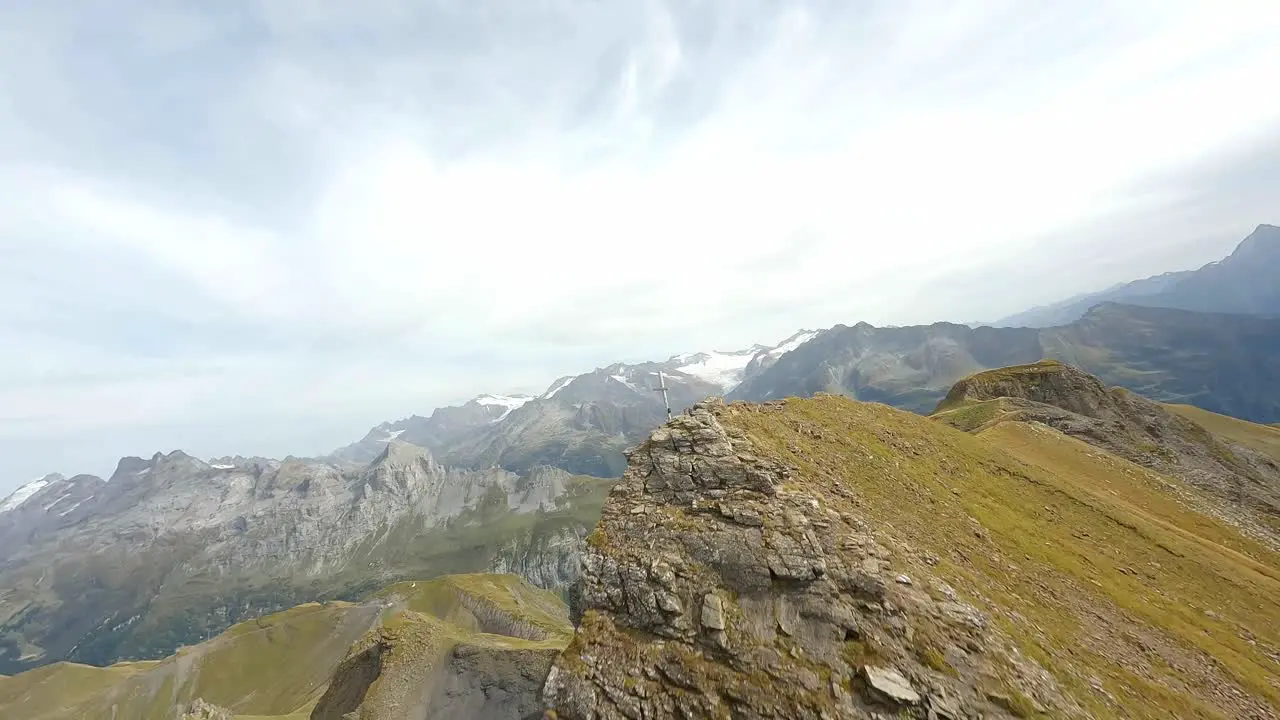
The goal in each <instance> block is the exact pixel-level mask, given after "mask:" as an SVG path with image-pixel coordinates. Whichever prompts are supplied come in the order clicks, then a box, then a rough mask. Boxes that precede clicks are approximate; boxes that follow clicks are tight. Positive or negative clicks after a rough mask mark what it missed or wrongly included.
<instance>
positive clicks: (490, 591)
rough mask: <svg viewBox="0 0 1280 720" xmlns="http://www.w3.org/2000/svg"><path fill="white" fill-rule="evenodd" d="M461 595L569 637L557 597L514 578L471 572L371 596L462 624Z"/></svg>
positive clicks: (464, 613)
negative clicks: (399, 600) (400, 601)
mask: <svg viewBox="0 0 1280 720" xmlns="http://www.w3.org/2000/svg"><path fill="white" fill-rule="evenodd" d="M464 596H470V597H471V598H474V599H475V600H478V601H480V602H484V603H487V604H490V605H492V606H493V607H495V608H496V609H498V610H500V611H502V612H503V613H505V614H506V615H508V616H510V617H512V618H517V619H520V620H523V621H525V622H528V623H529V624H531V625H534V626H536V627H537V628H539V629H541V630H543V631H544V632H545V633H547V634H548V635H553V636H558V635H569V634H572V632H573V629H572V628H571V627H570V626H569V609H568V606H566V605H565V603H564V600H562V599H561V598H560V596H559V595H556V594H555V593H553V592H551V591H549V590H543V589H541V588H537V587H534V586H532V585H530V584H528V583H527V582H525V581H524V580H522V579H521V578H520V577H519V576H518V575H512V574H497V573H471V574H461V575H446V576H444V577H440V578H435V579H432V580H426V581H423V580H418V581H410V582H401V583H396V584H395V585H392V586H390V587H388V588H385V589H383V590H381V591H379V592H378V593H376V594H375V595H374V597H380V598H392V597H396V598H400V599H401V600H403V601H404V602H405V607H406V609H408V610H412V611H414V612H419V613H423V614H426V615H430V616H433V617H436V618H440V619H441V620H444V621H446V622H464V623H465V620H464V619H463V618H464V617H465V616H467V615H470V612H471V611H470V610H469V609H468V607H467V606H466V605H464V604H463V598H464Z"/></svg>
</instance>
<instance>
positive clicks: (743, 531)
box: [0, 360, 1280, 720]
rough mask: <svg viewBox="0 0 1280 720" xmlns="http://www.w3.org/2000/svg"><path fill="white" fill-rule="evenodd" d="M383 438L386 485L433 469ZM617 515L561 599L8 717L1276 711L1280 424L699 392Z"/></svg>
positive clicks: (155, 678) (388, 619)
mask: <svg viewBox="0 0 1280 720" xmlns="http://www.w3.org/2000/svg"><path fill="white" fill-rule="evenodd" d="M391 448H392V451H391V452H389V453H388V456H389V457H387V458H383V459H381V460H379V462H378V463H375V468H374V469H372V470H371V471H370V473H369V474H368V475H366V476H365V477H364V480H365V484H367V485H374V484H376V483H375V482H374V478H372V477H371V475H374V474H377V473H379V472H387V471H389V470H391V469H392V468H383V469H382V470H379V469H377V468H379V467H383V465H385V463H387V462H392V463H393V465H394V464H395V463H399V462H403V461H408V462H410V463H417V462H420V460H421V458H422V455H421V453H420V451H415V450H413V449H412V448H411V447H406V446H403V445H401V444H399V443H394V442H393V444H392V445H391ZM397 458H398V459H397ZM148 463H149V461H143V462H142V463H141V464H139V463H134V464H131V465H130V466H129V467H128V468H126V470H127V471H129V472H139V471H142V470H143V469H144V466H145V465H147V464H148ZM165 463H169V464H175V465H183V464H186V465H190V464H191V463H192V461H191V460H190V459H187V458H183V457H173V458H167V459H166V460H165ZM165 463H162V464H161V465H162V467H161V468H160V470H159V471H157V470H156V466H155V464H151V465H150V469H149V470H146V471H145V472H141V473H140V474H141V475H142V476H147V475H151V474H153V473H156V472H160V473H161V474H165V473H168V472H169V470H167V469H166V468H164V467H163V465H164V464H165ZM392 474H393V473H388V475H392ZM433 477H439V475H438V473H437V474H436V475H434V476H433ZM500 477H501V476H494V479H495V480H500ZM118 479H119V478H115V479H113V480H112V481H111V482H116V480H118ZM385 479H386V480H388V481H389V483H388V484H390V485H395V486H401V485H403V486H409V485H413V486H415V487H420V486H422V484H421V483H420V482H405V483H399V482H398V481H397V479H396V478H393V477H389V476H388V477H386V478H385ZM399 479H403V480H406V481H408V480H409V478H407V477H403V478H399ZM420 479H422V478H420ZM473 480H476V482H474V483H473V485H483V482H480V481H478V479H474V478H473ZM53 482H54V481H51V482H50V485H52V484H53ZM499 484H500V483H499ZM108 485H110V483H108ZM423 487H429V485H428V486H423ZM490 487H492V485H491V486H490ZM44 490H45V488H40V489H39V490H38V491H37V492H36V493H35V494H33V495H32V496H31V498H32V499H34V498H36V497H37V496H38V495H39V493H40V492H43V491H44ZM530 501H532V500H530ZM90 502H91V501H90ZM55 508H56V506H55ZM596 512H597V515H598V517H599V522H598V523H596V524H595V527H594V529H593V530H592V532H591V533H590V535H589V536H588V537H587V538H586V542H585V543H584V545H583V547H582V549H581V562H580V567H581V571H580V574H579V576H578V578H577V579H576V580H575V581H574V582H573V583H572V585H571V588H570V592H569V593H568V594H567V595H568V597H567V600H568V602H567V604H566V603H565V602H564V601H563V600H562V599H561V598H560V597H558V596H557V595H556V594H554V593H551V592H548V591H545V590H539V589H537V588H534V587H532V586H530V585H528V584H527V583H525V582H524V581H523V580H521V579H520V578H519V577H516V576H514V575H508V574H480V575H451V576H440V577H436V578H434V579H431V580H416V581H414V580H411V581H407V582H399V583H395V584H392V585H390V586H386V587H382V588H371V589H369V590H368V591H367V592H366V593H364V594H362V595H360V596H359V597H352V598H350V599H349V601H329V602H324V603H306V604H302V605H299V606H297V607H294V608H291V609H289V610H285V611H282V612H279V613H275V614H271V615H267V616H264V617H255V618H254V619H250V620H246V621H243V622H240V623H239V624H237V625H235V626H233V627H231V628H230V629H228V630H227V631H226V632H224V633H222V634H220V635H218V636H216V637H213V638H210V639H207V640H204V641H202V642H198V643H194V644H192V645H190V646H188V647H182V648H180V649H178V650H177V652H175V653H173V654H170V655H169V656H167V657H164V658H160V659H156V660H149V661H142V662H137V661H135V662H120V663H115V664H112V665H109V666H107V667H90V666H85V665H81V664H75V663H66V662H60V663H54V664H51V665H47V666H45V667H40V668H37V669H34V670H29V671H27V672H23V673H21V674H18V675H15V676H12V677H0V715H3V716H4V717H15V718H19V720H72V719H73V718H74V719H76V720H85V719H87V720H97V719H99V718H101V719H102V720H108V719H113V720H114V719H117V718H122V717H128V718H135V719H136V720H169V719H170V718H174V717H177V718H181V720H233V719H234V720H249V719H250V718H252V719H253V720H303V719H304V718H310V719H311V720H350V719H352V718H357V719H359V720H392V719H393V718H397V719H398V718H406V717H417V718H437V717H458V718H472V719H474V720H499V719H509V718H514V719H518V720H534V719H535V718H556V719H557V720H622V719H623V718H628V719H634V718H654V719H660V720H666V719H668V718H690V717H696V718H715V719H716V720H729V719H730V718H752V719H760V720H763V719H764V718H799V719H803V720H819V719H821V718H850V719H856V720H872V719H873V718H884V717H901V718H916V719H919V720H926V719H928V718H945V719H949V720H960V719H962V718H978V717H982V718H992V719H996V720H1009V719H1012V718H1033V717H1054V718H1058V717H1061V718H1153V719H1154V718H1168V717H1187V718H1191V717H1195V718H1208V719H1217V720H1228V719H1234V718H1271V717H1275V716H1276V714H1277V709H1278V708H1280V688H1277V687H1276V685H1275V682H1274V679H1275V665H1276V662H1277V658H1278V657H1280V655H1277V653H1278V652H1280V431H1277V430H1276V429H1274V428H1271V427H1267V426H1263V425H1257V424H1254V423H1249V422H1246V421H1242V420H1238V419H1234V418H1230V417H1226V416H1222V415H1217V414H1215V413H1210V412H1208V411H1205V410H1201V409H1198V408H1194V407H1190V406H1176V405H1166V404H1162V403H1158V402H1155V401H1153V400H1150V399H1147V398H1143V397H1141V396H1140V395H1138V394H1135V393H1132V392H1129V391H1127V390H1124V389H1122V388H1115V387H1107V386H1106V385H1105V384H1104V383H1103V382H1102V381H1100V380H1099V379H1098V378H1096V377H1093V376H1091V375H1088V374H1087V373H1084V372H1083V371H1081V370H1079V369H1077V368H1075V367H1072V366H1070V365H1067V364H1063V363H1059V362H1056V361H1051V360H1050V361H1041V362H1037V363H1033V364H1028V365H1019V366H1012V367H1005V368H998V369H994V370H986V371H982V372H979V373H976V374H974V375H971V376H968V377H966V378H963V379H961V381H960V382H958V383H956V384H955V385H954V386H953V387H952V388H951V389H950V390H949V391H948V392H947V393H946V394H945V396H944V399H943V400H942V402H941V403H940V404H939V407H938V408H937V409H936V411H935V412H934V413H932V414H931V415H930V416H927V417H926V416H922V415H920V414H916V413H909V412H903V411H901V410H896V409H893V408H890V407H888V406H886V405H883V404H879V403H867V402H858V401H854V400H851V399H849V398H846V397H841V396H838V395H833V394H820V395H818V396H816V397H813V398H808V399H800V398H789V399H786V400H772V401H767V402H763V403H732V404H725V403H724V402H723V401H721V400H719V399H715V398H712V399H709V400H707V401H703V402H699V403H696V404H695V405H694V406H692V407H691V408H689V409H687V410H686V411H685V412H684V413H682V414H681V415H679V416H677V417H675V418H674V419H673V420H672V421H671V422H668V423H665V424H664V425H663V426H661V427H659V428H657V429H655V430H653V431H652V432H651V433H650V434H649V436H648V437H647V438H645V439H644V440H643V441H642V442H641V443H640V444H639V445H637V446H636V447H635V448H633V449H632V451H631V452H630V453H629V464H628V468H627V470H626V472H625V473H624V475H623V477H622V479H621V480H619V481H617V482H616V483H615V484H612V486H611V489H610V490H609V493H608V497H607V499H605V500H604V502H603V504H602V505H601V506H600V507H598V508H596Z"/></svg>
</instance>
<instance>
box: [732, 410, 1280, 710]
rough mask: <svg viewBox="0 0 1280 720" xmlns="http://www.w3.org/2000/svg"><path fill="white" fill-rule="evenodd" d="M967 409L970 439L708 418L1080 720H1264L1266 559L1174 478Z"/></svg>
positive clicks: (1279, 616) (790, 419)
mask: <svg viewBox="0 0 1280 720" xmlns="http://www.w3.org/2000/svg"><path fill="white" fill-rule="evenodd" d="M958 409H960V408H955V407H953V408H950V411H952V412H954V411H956V410H958ZM966 410H967V412H970V413H972V414H973V415H972V416H971V417H969V418H967V419H966V421H965V422H964V423H962V424H963V425H965V426H968V427H971V428H973V429H975V430H976V432H975V433H972V434H971V433H967V432H964V431H962V430H959V429H956V428H954V427H951V426H949V425H948V424H947V423H945V422H940V421H938V420H936V419H928V418H923V417H919V416H916V415H913V414H909V413H906V412H901V411H897V410H894V409H891V408H889V407H886V406H882V405H878V404H870V403H859V402H854V401H850V400H848V399H845V398H841V397H835V396H820V397H817V398H813V399H807V400H800V399H789V400H787V401H786V402H785V403H784V404H783V408H782V410H781V411H778V410H776V409H772V410H771V409H768V408H764V407H761V406H751V405H739V404H735V405H731V406H729V407H728V408H727V409H726V410H725V411H724V412H723V413H722V416H721V417H720V421H721V422H722V423H723V424H725V425H726V426H727V427H733V428H735V429H737V430H740V431H742V432H745V433H746V435H747V437H748V438H749V439H750V440H751V441H752V443H753V445H755V446H756V447H757V449H758V452H759V453H760V454H761V455H764V456H768V457H772V458H777V459H779V460H781V461H783V462H785V463H787V464H789V465H791V466H792V467H794V468H795V469H796V471H795V474H794V481H793V482H794V483H795V484H796V485H803V486H804V489H805V491H806V492H811V493H814V494H816V495H818V496H820V497H821V498H822V503H823V504H824V505H828V504H829V506H830V507H832V508H835V509H837V510H840V511H847V512H851V513H857V514H860V515H863V516H865V517H867V518H869V519H871V520H872V521H873V522H875V523H876V524H877V527H879V528H881V529H883V531H884V532H885V533H886V534H887V535H889V536H890V537H892V538H893V540H894V543H895V544H896V545H899V546H902V547H909V548H911V549H912V554H913V556H914V557H913V558H912V559H911V560H909V561H908V563H907V564H906V565H907V566H904V567H902V568H901V571H902V572H905V573H907V574H908V575H912V576H915V575H916V574H918V575H921V576H927V575H929V574H933V575H935V576H939V577H941V578H943V579H945V580H946V581H947V582H949V583H951V584H952V585H953V586H954V587H955V588H956V589H957V590H958V591H959V592H960V594H961V595H962V596H963V597H964V598H965V599H966V600H968V601H970V602H972V603H974V604H975V605H977V606H978V607H980V608H982V609H983V610H984V611H985V612H987V613H989V615H990V616H991V617H992V618H993V619H994V622H995V623H996V624H997V625H998V626H999V627H1000V628H1001V629H1003V630H1004V631H1006V632H1007V634H1008V636H1009V637H1011V638H1013V639H1015V641H1016V642H1017V643H1018V644H1019V645H1020V647H1021V650H1022V652H1023V653H1024V654H1025V655H1026V656H1028V657H1031V658H1034V659H1035V660H1036V661H1038V662H1039V663H1040V664H1041V665H1042V666H1044V667H1045V668H1046V669H1047V670H1049V671H1050V672H1051V673H1052V674H1053V675H1054V676H1055V677H1056V679H1057V681H1058V683H1059V685H1060V686H1061V688H1062V689H1063V690H1064V691H1065V692H1067V693H1069V694H1070V695H1071V696H1072V697H1073V698H1074V700H1075V701H1076V702H1078V703H1079V704H1080V705H1081V706H1082V707H1084V708H1085V709H1086V710H1087V712H1088V713H1089V714H1090V716H1092V717H1098V718H1112V717H1135V718H1169V717H1181V718H1219V719H1222V720H1226V719H1228V718H1245V717H1255V718H1262V717H1275V714H1276V712H1277V709H1280V687H1278V686H1277V683H1276V677H1277V676H1278V675H1277V673H1278V671H1280V664H1278V658H1280V555H1278V554H1277V553H1276V552H1274V551H1272V550H1270V549H1269V548H1268V547H1266V546H1265V545H1264V544H1262V543H1260V542H1257V541H1255V540H1253V539H1251V538H1249V537H1247V536H1245V535H1243V534H1242V533H1240V532H1239V531H1238V530H1236V529H1235V528H1233V527H1231V526H1230V525H1228V524H1226V523H1223V522H1221V521H1219V520H1217V519H1215V518H1213V517H1211V516H1209V515H1206V514H1202V513H1199V512H1196V511H1194V510H1191V509H1189V508H1188V505H1187V504H1186V503H1185V502H1183V501H1181V499H1180V498H1181V497H1184V496H1187V495H1195V494H1197V493H1198V492H1199V491H1197V490H1196V489H1195V488H1193V487H1190V486H1188V485H1186V484H1185V483H1183V482H1181V481H1180V480H1178V479H1176V478H1173V477H1170V476H1167V475H1162V474H1160V473H1157V472H1154V471H1152V470H1149V469H1147V468H1144V467H1141V466H1139V465H1137V464H1134V463H1132V462H1129V461H1127V460H1124V459H1122V458H1119V457H1117V456H1115V455H1112V454H1110V453H1108V452H1105V451H1103V450H1100V449H1098V448H1096V447H1093V446H1091V445H1089V444H1086V443H1085V442H1082V441H1080V440H1078V439H1075V438H1072V437H1068V436H1067V435H1064V434H1063V433H1061V432H1059V431H1057V430H1054V429H1051V428H1049V427H1046V426H1044V425H1041V424H1029V423H1024V422H1019V421H1017V420H1008V421H1004V422H994V423H993V422H992V420H993V419H994V417H995V415H996V414H997V413H998V412H999V407H998V403H993V404H988V405H985V406H982V407H981V408H980V409H970V408H966ZM944 411H945V410H944ZM987 415H990V416H991V417H986V416H987ZM984 418H985V419H984ZM979 428H985V429H979Z"/></svg>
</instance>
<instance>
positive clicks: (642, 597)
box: [545, 402, 1080, 720]
mask: <svg viewBox="0 0 1280 720" xmlns="http://www.w3.org/2000/svg"><path fill="white" fill-rule="evenodd" d="M765 410H766V411H767V410H768V408H766V409H765ZM724 412H726V408H725V406H724V405H722V404H719V403H717V402H708V403H702V404H698V405H695V406H694V407H693V408H692V409H691V410H690V411H689V412H688V413H687V414H685V415H682V416H681V417H679V418H677V419H676V420H674V421H673V422H671V423H670V424H669V425H668V426H666V427H664V428H662V429H660V430H658V431H656V432H654V433H653V434H652V435H651V436H650V438H649V440H648V441H647V442H646V443H644V444H643V445H642V446H641V447H640V448H638V449H637V450H636V451H635V452H634V453H633V454H632V455H631V460H632V464H631V466H630V467H629V469H628V471H627V474H626V475H625V476H624V477H623V480H622V481H621V482H620V483H619V484H618V485H617V486H616V487H615V489H614V491H613V493H612V494H611V496H610V502H609V504H608V505H607V506H606V509H605V513H604V517H603V518H602V520H601V523H600V525H599V526H598V527H597V529H596V531H595V533H593V535H592V536H591V538H590V541H589V545H590V547H589V549H588V550H587V554H586V556H585V557H584V559H583V575H582V580H581V584H580V587H579V590H578V595H577V596H576V597H575V598H574V602H573V605H572V606H571V607H572V611H573V615H574V619H575V621H576V622H577V623H578V624H579V630H578V635H577V637H576V638H575V640H574V642H573V643H572V644H571V646H570V647H569V649H568V650H567V651H566V652H565V654H564V656H562V657H561V658H560V659H559V660H558V661H557V663H556V665H555V667H554V668H553V670H552V671H551V674H550V677H549V678H548V680H547V685H546V691H545V692H546V699H547V703H548V705H549V706H550V707H552V708H554V710H555V712H556V713H557V717H562V718H570V719H574V720H576V719H579V718H581V719H582V720H594V719H596V718H601V719H603V718H641V717H644V718H660V717H699V718H718V717H724V718H729V717H734V718H763V717H777V718H807V717H812V718H819V717H831V718H834V717H873V716H875V714H876V713H881V712H886V713H887V712H896V711H899V710H907V711H910V712H914V711H916V710H918V711H920V712H922V713H923V712H928V713H929V714H930V716H932V717H940V718H962V717H969V716H972V715H974V713H982V714H983V715H984V716H985V717H1010V716H1012V715H1011V711H1012V710H1014V708H1015V707H1020V706H1022V705H1024V704H1025V705H1027V706H1030V707H1034V708H1039V709H1044V708H1052V709H1053V710H1054V711H1056V712H1060V713H1066V714H1072V715H1080V708H1079V707H1077V706H1076V705H1075V704H1074V703H1073V702H1072V701H1071V700H1070V699H1068V698H1067V697H1065V696H1063V695H1062V693H1061V692H1060V691H1059V689H1058V687H1057V685H1056V683H1055V682H1054V680H1053V678H1052V676H1050V675H1049V674H1048V673H1046V672H1045V671H1044V669H1043V668H1040V667H1038V666H1037V665H1036V664H1035V663H1034V662H1031V661H1029V660H1027V659H1025V658H1023V657H1021V656H1020V655H1019V654H1018V652H1017V651H1016V649H1015V648H1014V647H1013V646H1012V644H1011V643H1010V642H1009V640H1008V639H1007V638H1006V637H1004V636H1003V635H1002V633H1001V632H1000V631H999V630H998V629H996V628H995V627H992V625H991V623H990V622H989V619H988V618H987V617H986V616H984V615H983V614H982V613H980V612H979V611H978V610H977V609H975V608H974V607H973V606H971V605H969V604H967V603H965V602H963V601H962V600H960V599H959V598H958V597H957V596H956V594H955V592H954V590H952V589H950V587H949V586H947V585H946V584H945V583H941V582H937V581H935V580H934V579H932V578H929V577H928V576H927V574H924V575H922V574H917V573H912V574H911V575H908V574H905V573H902V572H898V571H896V570H894V568H897V567H900V565H899V563H900V561H899V560H897V557H896V556H897V552H896V551H895V550H896V548H895V547H894V544H893V543H889V542H887V540H886V538H884V537H883V536H880V535H879V534H878V533H877V532H876V528H875V525H874V524H872V523H870V522H868V519H867V518H863V517H859V516H858V515H857V514H854V513H850V512H847V511H844V512H842V511H841V510H838V509H837V506H835V505H834V504H832V503H831V502H829V500H828V497H824V496H823V495H821V494H815V493H811V492H807V491H806V488H804V487H803V486H798V485H797V483H795V482H794V478H793V477H792V472H793V469H792V468H790V467H788V466H787V465H785V464H783V463H780V462H778V461H776V460H773V459H769V458H767V457H762V456H760V455H759V454H757V453H758V449H757V448H756V447H755V446H754V445H753V444H752V443H751V441H750V440H749V439H748V437H747V436H746V435H745V434H743V433H741V432H736V431H734V430H732V429H729V428H726V427H725V426H724V425H723V424H721V423H720V422H719V420H718V417H717V416H718V415H720V414H723V413H724ZM828 490H830V491H832V492H837V493H839V492H840V488H838V487H830V488H828ZM913 575H914V577H913ZM935 596H936V597H937V598H938V599H936V600H935ZM917 640H918V641H923V642H926V643H928V647H929V648H930V649H932V652H934V653H937V656H938V658H940V659H942V660H944V661H946V662H950V663H953V664H951V665H949V667H952V668H953V669H954V675H951V674H947V673H942V672H938V671H937V670H935V669H933V668H931V667H929V666H928V665H926V664H925V663H926V662H928V658H927V657H926V658H925V659H921V658H920V657H919V653H917V652H916V651H915V650H913V647H912V644H913V642H916V641H917ZM872 648H874V651H873V650H872ZM979 650H980V651H981V652H980V654H979V653H978V652H977V651H979ZM872 654H874V659H872V657H871V656H872ZM980 675H991V676H999V677H1003V678H1006V680H1005V682H1007V683H1009V684H1011V685H1012V687H1014V688H1017V690H1016V691H1014V692H1016V694H1013V695H1010V694H1002V693H999V692H992V693H986V694H984V693H982V692H980V691H978V690H976V689H975V688H974V685H975V681H976V678H977V677H978V676H980ZM913 716H914V715H913ZM922 716H923V715H922Z"/></svg>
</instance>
